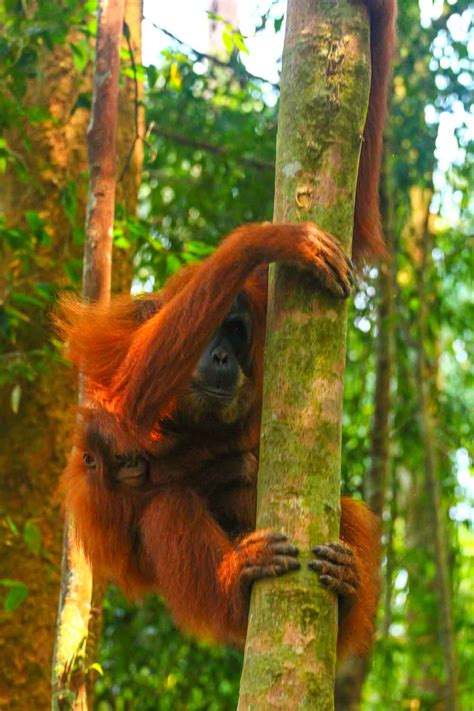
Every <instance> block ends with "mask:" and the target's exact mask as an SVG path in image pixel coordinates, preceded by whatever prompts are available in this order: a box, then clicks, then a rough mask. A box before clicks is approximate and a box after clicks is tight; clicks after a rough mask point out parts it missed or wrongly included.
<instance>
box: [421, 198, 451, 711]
mask: <svg viewBox="0 0 474 711" xmlns="http://www.w3.org/2000/svg"><path fill="white" fill-rule="evenodd" d="M422 193H423V191H421V190H415V189H413V190H412V204H413V203H414V204H415V209H414V212H416V208H418V210H419V209H420V207H421V211H423V204H421V205H420V204H419V202H420V201H421V203H422V201H423V194H422ZM420 198H421V200H420ZM429 204H430V199H427V200H426V219H425V220H423V221H421V223H420V225H417V223H416V221H414V222H415V223H414V230H415V239H416V240H417V252H418V254H419V265H418V267H419V269H418V279H417V284H418V298H419V311H418V338H417V341H416V366H417V370H416V391H417V394H418V408H419V422H420V432H421V441H422V445H423V454H424V478H425V483H426V488H427V494H428V497H427V498H428V505H429V511H430V516H429V522H430V526H429V529H430V533H431V536H432V539H433V541H434V555H435V563H436V591H437V596H438V599H439V610H440V619H439V629H440V635H441V642H442V653H443V659H444V670H445V676H446V680H445V709H446V711H457V710H458V709H459V687H458V663H457V653H456V639H455V631H454V613H453V601H452V583H451V571H450V566H449V555H448V539H447V533H446V525H445V516H446V511H445V507H444V505H443V502H442V499H441V487H440V480H439V461H438V454H437V450H438V446H439V445H438V442H437V436H436V429H437V428H436V421H435V405H434V402H433V392H436V391H437V385H436V373H437V370H438V367H437V363H435V364H430V360H429V357H428V354H427V349H428V348H429V344H430V342H431V343H432V336H431V334H430V333H429V328H428V318H429V306H430V304H429V301H430V293H429V290H428V289H427V286H426V283H427V281H428V275H429V273H430V270H432V269H433V265H432V262H431V238H430V232H429ZM431 301H432V299H431Z"/></svg>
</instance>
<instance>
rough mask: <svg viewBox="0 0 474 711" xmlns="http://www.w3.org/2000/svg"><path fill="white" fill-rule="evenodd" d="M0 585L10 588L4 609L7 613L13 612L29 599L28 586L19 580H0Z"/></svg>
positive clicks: (4, 602)
mask: <svg viewBox="0 0 474 711" xmlns="http://www.w3.org/2000/svg"><path fill="white" fill-rule="evenodd" d="M0 585H2V586H3V587H6V588H8V593H7V595H6V597H5V600H4V601H3V608H4V610H5V612H13V611H14V610H16V609H17V607H19V606H20V605H21V604H22V602H24V601H25V600H26V598H27V597H28V592H29V590H28V586H27V585H25V583H22V582H20V581H19V580H8V579H6V578H4V579H3V580H0Z"/></svg>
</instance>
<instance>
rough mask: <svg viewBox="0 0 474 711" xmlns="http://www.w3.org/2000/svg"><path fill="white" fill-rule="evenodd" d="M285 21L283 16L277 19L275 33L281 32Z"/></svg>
mask: <svg viewBox="0 0 474 711" xmlns="http://www.w3.org/2000/svg"><path fill="white" fill-rule="evenodd" d="M284 19H285V16H284V15H282V16H281V17H276V18H275V19H274V20H273V27H274V29H275V32H280V30H281V26H282V24H283V20H284Z"/></svg>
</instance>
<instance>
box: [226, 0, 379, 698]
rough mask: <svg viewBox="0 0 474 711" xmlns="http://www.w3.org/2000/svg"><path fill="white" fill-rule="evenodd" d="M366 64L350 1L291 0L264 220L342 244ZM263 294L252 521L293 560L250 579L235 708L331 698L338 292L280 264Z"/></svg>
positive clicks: (361, 29) (342, 322)
mask: <svg viewBox="0 0 474 711" xmlns="http://www.w3.org/2000/svg"><path fill="white" fill-rule="evenodd" d="M368 71H369V59H368V22H367V15H366V13H365V12H364V11H363V10H362V9H361V7H359V6H356V5H354V4H352V3H346V2H341V3H334V4H331V5H329V4H328V3H325V2H324V3H323V2H307V0H292V1H290V3H289V5H288V13H287V29H286V37H285V49H284V56H283V71H282V81H281V99H280V114H279V126H278V139H277V168H276V193H275V220H276V221H292V220H293V221H300V220H313V221H315V222H317V223H318V224H319V225H321V226H322V227H323V228H325V229H327V230H329V231H330V232H332V233H333V234H335V235H336V236H337V237H338V238H339V239H340V240H341V241H343V243H344V245H345V246H346V248H347V251H348V252H350V236H351V234H352V225H353V202H354V195H355V185H356V176H357V167H358V158H359V151H360V137H361V135H362V132H363V126H364V121H365V115H366V109H367V99H368V91H369V75H368ZM329 127H331V130H330V132H329ZM269 294H270V300H269V313H268V326H267V343H266V352H265V388H264V411H263V419H262V437H261V450H260V469H259V494H258V514H257V526H258V527H259V528H272V529H275V530H277V531H283V532H284V533H286V534H288V536H289V537H290V539H291V540H293V541H294V542H295V543H296V544H297V545H298V546H299V547H300V549H301V564H302V568H301V571H300V572H298V573H297V574H294V575H288V576H284V577H283V578H280V579H278V580H275V581H270V580H268V581H262V582H261V583H258V584H257V585H255V586H254V592H253V594H252V602H251V609H250V616H249V629H248V636H247V645H246V651H245V660H244V669H243V674H242V681H241V694H240V702H239V709H240V711H244V710H247V709H258V710H259V711H264V710H265V709H270V708H271V709H285V710H286V709H296V708H297V709H302V710H304V709H312V711H317V710H318V709H332V708H333V703H334V702H333V697H334V671H335V647H336V635H337V621H336V600H335V598H334V596H333V595H331V594H330V593H328V592H327V591H326V590H323V588H322V587H321V586H320V585H319V583H318V581H317V578H315V576H314V575H313V573H312V572H311V571H309V570H308V569H307V562H308V560H309V558H310V549H311V546H312V545H314V544H315V543H318V542H321V541H328V540H332V539H334V538H337V537H338V531H339V520H340V508H339V488H340V453H341V452H340V450H341V416H342V394H343V376H344V366H345V339H346V322H347V305H346V304H344V303H340V302H336V301H334V300H333V299H330V298H329V297H326V296H323V295H320V294H316V293H315V289H314V283H313V282H312V280H311V279H310V278H309V277H306V276H305V275H302V274H301V273H296V272H295V271H294V270H292V269H291V268H290V267H286V266H277V267H276V268H274V269H272V270H271V274H270V288H269Z"/></svg>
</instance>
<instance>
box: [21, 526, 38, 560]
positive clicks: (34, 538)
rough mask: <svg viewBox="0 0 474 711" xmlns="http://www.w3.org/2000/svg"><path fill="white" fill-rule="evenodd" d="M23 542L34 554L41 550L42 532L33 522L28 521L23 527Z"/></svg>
mask: <svg viewBox="0 0 474 711" xmlns="http://www.w3.org/2000/svg"><path fill="white" fill-rule="evenodd" d="M23 540H24V542H25V543H26V545H27V547H28V548H29V549H30V551H31V552H32V553H39V552H40V550H41V531H40V530H39V528H38V526H37V525H36V524H35V523H33V521H27V522H26V523H25V525H24V527H23Z"/></svg>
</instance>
